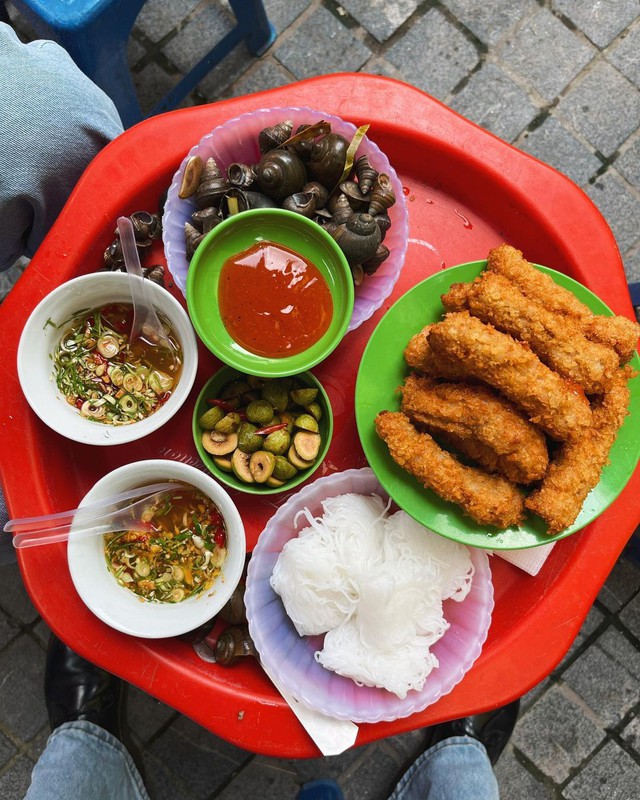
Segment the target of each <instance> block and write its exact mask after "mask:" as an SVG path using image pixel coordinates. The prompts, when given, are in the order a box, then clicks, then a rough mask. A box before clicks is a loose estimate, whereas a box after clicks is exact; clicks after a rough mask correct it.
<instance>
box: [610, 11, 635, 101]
mask: <svg viewBox="0 0 640 800" xmlns="http://www.w3.org/2000/svg"><path fill="white" fill-rule="evenodd" d="M607 59H608V60H609V61H611V63H612V64H613V65H614V67H617V68H618V69H619V70H620V72H622V74H623V75H626V76H627V78H629V80H630V81H633V82H634V83H635V85H636V86H639V87H640V24H636V25H635V26H634V27H633V28H631V29H629V31H627V32H626V33H625V34H624V35H623V36H621V37H620V39H619V41H617V42H616V43H615V44H614V45H613V47H612V48H611V50H610V51H609V52H608V53H607Z"/></svg>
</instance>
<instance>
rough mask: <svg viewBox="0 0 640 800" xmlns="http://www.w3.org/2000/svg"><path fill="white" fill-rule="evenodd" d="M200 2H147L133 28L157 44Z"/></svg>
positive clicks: (182, 0)
mask: <svg viewBox="0 0 640 800" xmlns="http://www.w3.org/2000/svg"><path fill="white" fill-rule="evenodd" d="M200 1H201V0H147V2H146V3H145V4H144V5H143V6H142V9H141V10H140V13H139V14H138V17H137V19H136V22H135V26H136V28H137V29H138V30H140V31H141V32H142V33H143V34H144V35H145V36H147V37H148V38H149V39H151V41H152V42H159V41H160V40H161V39H163V38H164V37H165V36H166V35H167V34H168V33H170V32H171V31H172V30H174V28H177V27H178V25H180V23H181V22H182V21H183V20H184V18H185V17H186V16H187V15H188V14H190V13H191V12H192V11H193V10H194V8H195V7H196V6H197V5H199V3H200Z"/></svg>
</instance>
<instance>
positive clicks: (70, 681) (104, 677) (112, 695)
mask: <svg viewBox="0 0 640 800" xmlns="http://www.w3.org/2000/svg"><path fill="white" fill-rule="evenodd" d="M123 695H124V692H123V684H122V681H120V680H119V679H118V678H116V677H115V676H113V675H111V673H109V672H106V671H105V670H103V669H100V668H99V667H96V666H95V664H92V663H91V662H90V661H86V660H85V659H84V658H81V657H80V656H79V655H78V654H77V653H74V652H73V650H71V648H69V647H67V646H66V645H65V644H63V643H62V642H61V641H60V639H58V638H57V637H55V636H54V635H53V634H51V638H50V639H49V647H48V649H47V661H46V668H45V675H44V696H45V701H46V704H47V712H48V714H49V723H50V725H51V730H54V729H55V728H57V727H59V726H60V725H62V723H63V722H71V721H73V720H80V719H81V720H87V721H88V722H93V723H94V724H96V725H99V726H100V727H101V728H104V729H105V730H107V731H109V733H112V734H113V735H114V736H116V737H117V738H118V739H120V741H124V730H123V714H122V709H123V703H124V696H123Z"/></svg>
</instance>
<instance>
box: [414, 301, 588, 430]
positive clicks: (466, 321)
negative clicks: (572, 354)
mask: <svg viewBox="0 0 640 800" xmlns="http://www.w3.org/2000/svg"><path fill="white" fill-rule="evenodd" d="M428 343H429V346H430V347H431V348H432V350H433V351H434V353H435V355H436V356H437V357H440V358H442V359H445V358H447V359H450V360H452V361H453V362H454V364H455V366H456V367H460V368H464V369H465V370H466V372H467V374H468V375H469V376H471V377H473V378H475V379H476V380H480V381H482V382H483V383H486V384H489V385H490V386H492V387H494V388H495V389H497V390H498V391H499V392H501V393H502V394H503V395H504V396H505V397H507V398H508V399H509V400H511V401H512V402H513V403H515V405H516V406H518V407H519V408H521V409H522V410H523V411H524V412H525V413H526V415H527V416H528V418H529V419H530V421H531V422H533V423H534V424H536V425H539V426H540V427H541V428H542V429H543V430H545V431H546V432H547V433H548V434H549V435H550V436H552V437H553V438H554V439H559V440H561V441H564V440H566V439H570V438H573V437H576V436H580V435H581V434H582V432H583V431H584V430H585V429H587V428H589V427H590V425H591V408H590V407H589V403H588V402H587V400H586V398H585V397H584V394H582V393H579V392H576V391H575V389H574V388H573V387H572V386H571V385H570V384H569V383H568V382H567V381H566V380H565V379H564V378H562V377H560V375H558V374H557V373H555V372H553V371H552V370H551V369H549V367H547V366H546V365H545V364H543V363H542V362H541V361H540V359H539V358H538V356H536V355H535V353H532V352H531V350H530V349H529V348H527V347H526V346H525V345H523V344H522V343H521V342H518V341H516V340H515V339H513V338H512V337H511V336H509V335H508V334H506V333H502V332H500V331H497V330H496V329H495V328H494V327H493V326H492V325H487V324H485V323H484V322H481V321H480V320H479V319H476V318H475V317H472V316H471V315H470V314H469V313H468V312H466V311H461V312H457V313H453V314H447V315H446V317H445V319H444V320H443V321H442V322H439V323H438V324H437V325H434V326H433V327H432V328H431V330H430V331H429V334H428Z"/></svg>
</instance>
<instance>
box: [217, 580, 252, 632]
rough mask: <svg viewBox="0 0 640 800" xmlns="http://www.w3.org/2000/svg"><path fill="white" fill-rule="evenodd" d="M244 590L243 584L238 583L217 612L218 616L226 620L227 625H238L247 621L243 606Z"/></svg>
mask: <svg viewBox="0 0 640 800" xmlns="http://www.w3.org/2000/svg"><path fill="white" fill-rule="evenodd" d="M244 590H245V587H244V584H242V583H241V584H239V585H238V586H237V587H236V588H235V589H234V591H233V594H232V595H231V597H230V598H229V599H228V600H227V602H226V603H225V604H224V605H223V606H222V608H221V609H220V611H219V613H218V616H219V617H221V618H222V619H223V620H224V621H225V622H228V623H229V625H240V624H241V623H246V621H247V614H246V612H245V607H244Z"/></svg>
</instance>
